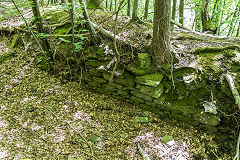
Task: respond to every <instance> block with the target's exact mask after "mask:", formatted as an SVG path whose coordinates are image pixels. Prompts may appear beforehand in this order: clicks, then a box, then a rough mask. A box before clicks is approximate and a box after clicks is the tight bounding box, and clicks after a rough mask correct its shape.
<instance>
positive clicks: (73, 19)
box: [68, 0, 76, 59]
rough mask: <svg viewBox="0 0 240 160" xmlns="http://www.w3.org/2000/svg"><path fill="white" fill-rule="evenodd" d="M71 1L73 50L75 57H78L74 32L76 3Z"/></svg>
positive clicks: (69, 1) (69, 0)
mask: <svg viewBox="0 0 240 160" xmlns="http://www.w3.org/2000/svg"><path fill="white" fill-rule="evenodd" d="M68 3H69V15H70V20H71V25H72V51H73V55H74V58H75V59H76V54H75V47H74V43H75V37H74V33H75V31H74V30H75V4H74V0H68Z"/></svg>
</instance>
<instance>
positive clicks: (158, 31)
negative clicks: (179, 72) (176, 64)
mask: <svg viewBox="0 0 240 160" xmlns="http://www.w3.org/2000/svg"><path fill="white" fill-rule="evenodd" d="M170 7H171V3H170V0H155V5H154V20H153V21H154V25H153V39H152V44H151V46H152V56H153V60H154V62H155V64H156V66H157V67H159V66H160V65H161V64H164V63H169V64H170V63H171V53H170V9H171V8H170Z"/></svg>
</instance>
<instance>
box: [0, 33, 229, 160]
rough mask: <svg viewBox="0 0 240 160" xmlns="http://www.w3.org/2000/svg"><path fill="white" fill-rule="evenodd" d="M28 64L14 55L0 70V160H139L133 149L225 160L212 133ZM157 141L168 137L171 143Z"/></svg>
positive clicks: (168, 159) (27, 56)
mask: <svg viewBox="0 0 240 160" xmlns="http://www.w3.org/2000/svg"><path fill="white" fill-rule="evenodd" d="M8 38H9V37H4V36H1V40H0V46H1V48H0V53H1V54H3V53H4V52H7V51H8V47H7V46H9V42H8V40H7V39H8ZM35 58H36V56H35V54H32V53H30V52H28V51H24V50H22V51H19V52H18V55H17V56H16V57H13V58H12V59H10V60H7V61H4V62H3V63H1V64H0V159H6V160H7V159H22V158H30V159H71V158H72V159H74V158H77V159H100V160H101V159H102V160H105V159H131V158H132V159H142V156H141V155H140V154H139V152H138V149H137V145H139V146H140V147H141V148H142V149H143V150H144V151H145V152H146V153H147V154H148V155H149V157H151V158H152V159H160V158H161V159H164V160H173V159H176V160H180V159H182V160H185V159H193V158H194V159H203V157H205V158H208V156H209V154H215V156H217V158H216V157H215V158H216V159H220V158H224V159H228V158H227V157H228V156H227V155H226V154H225V153H224V152H222V153H220V152H219V151H218V150H217V148H218V144H216V142H214V141H213V140H212V139H213V138H214V136H215V135H214V134H210V133H204V132H202V131H199V130H197V129H195V128H194V127H192V126H188V125H186V124H184V123H179V122H176V121H175V120H170V119H166V118H161V117H159V116H158V115H155V114H152V113H149V112H146V111H142V110H141V109H140V107H138V106H134V105H131V104H129V103H126V102H122V101H119V100H116V99H113V98H111V97H108V96H106V95H102V94H98V93H94V92H91V91H89V90H87V89H85V86H84V84H82V86H80V85H79V84H78V83H76V82H68V83H66V84H62V83H61V82H60V81H59V79H58V78H57V77H54V76H52V75H49V74H48V73H47V72H44V71H41V70H40V69H38V68H37V67H36V64H35ZM164 136H172V137H173V139H174V140H173V141H171V143H172V144H171V143H167V144H165V143H164V142H163V141H162V140H163V137H164ZM165 138H166V137H165ZM130 157H131V158H130Z"/></svg>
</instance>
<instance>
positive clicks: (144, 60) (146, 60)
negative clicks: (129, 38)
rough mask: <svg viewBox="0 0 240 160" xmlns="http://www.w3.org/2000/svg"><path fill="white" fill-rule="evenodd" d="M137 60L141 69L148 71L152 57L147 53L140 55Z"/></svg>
mask: <svg viewBox="0 0 240 160" xmlns="http://www.w3.org/2000/svg"><path fill="white" fill-rule="evenodd" d="M137 60H138V64H139V67H140V69H143V70H146V69H147V68H148V67H149V66H150V65H151V57H150V55H149V54H147V53H138V55H137Z"/></svg>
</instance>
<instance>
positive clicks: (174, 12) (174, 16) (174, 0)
mask: <svg viewBox="0 0 240 160" xmlns="http://www.w3.org/2000/svg"><path fill="white" fill-rule="evenodd" d="M176 6H177V0H173V5H172V19H173V20H174V21H175V18H176ZM173 26H174V24H173V23H172V24H171V27H172V28H173Z"/></svg>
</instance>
